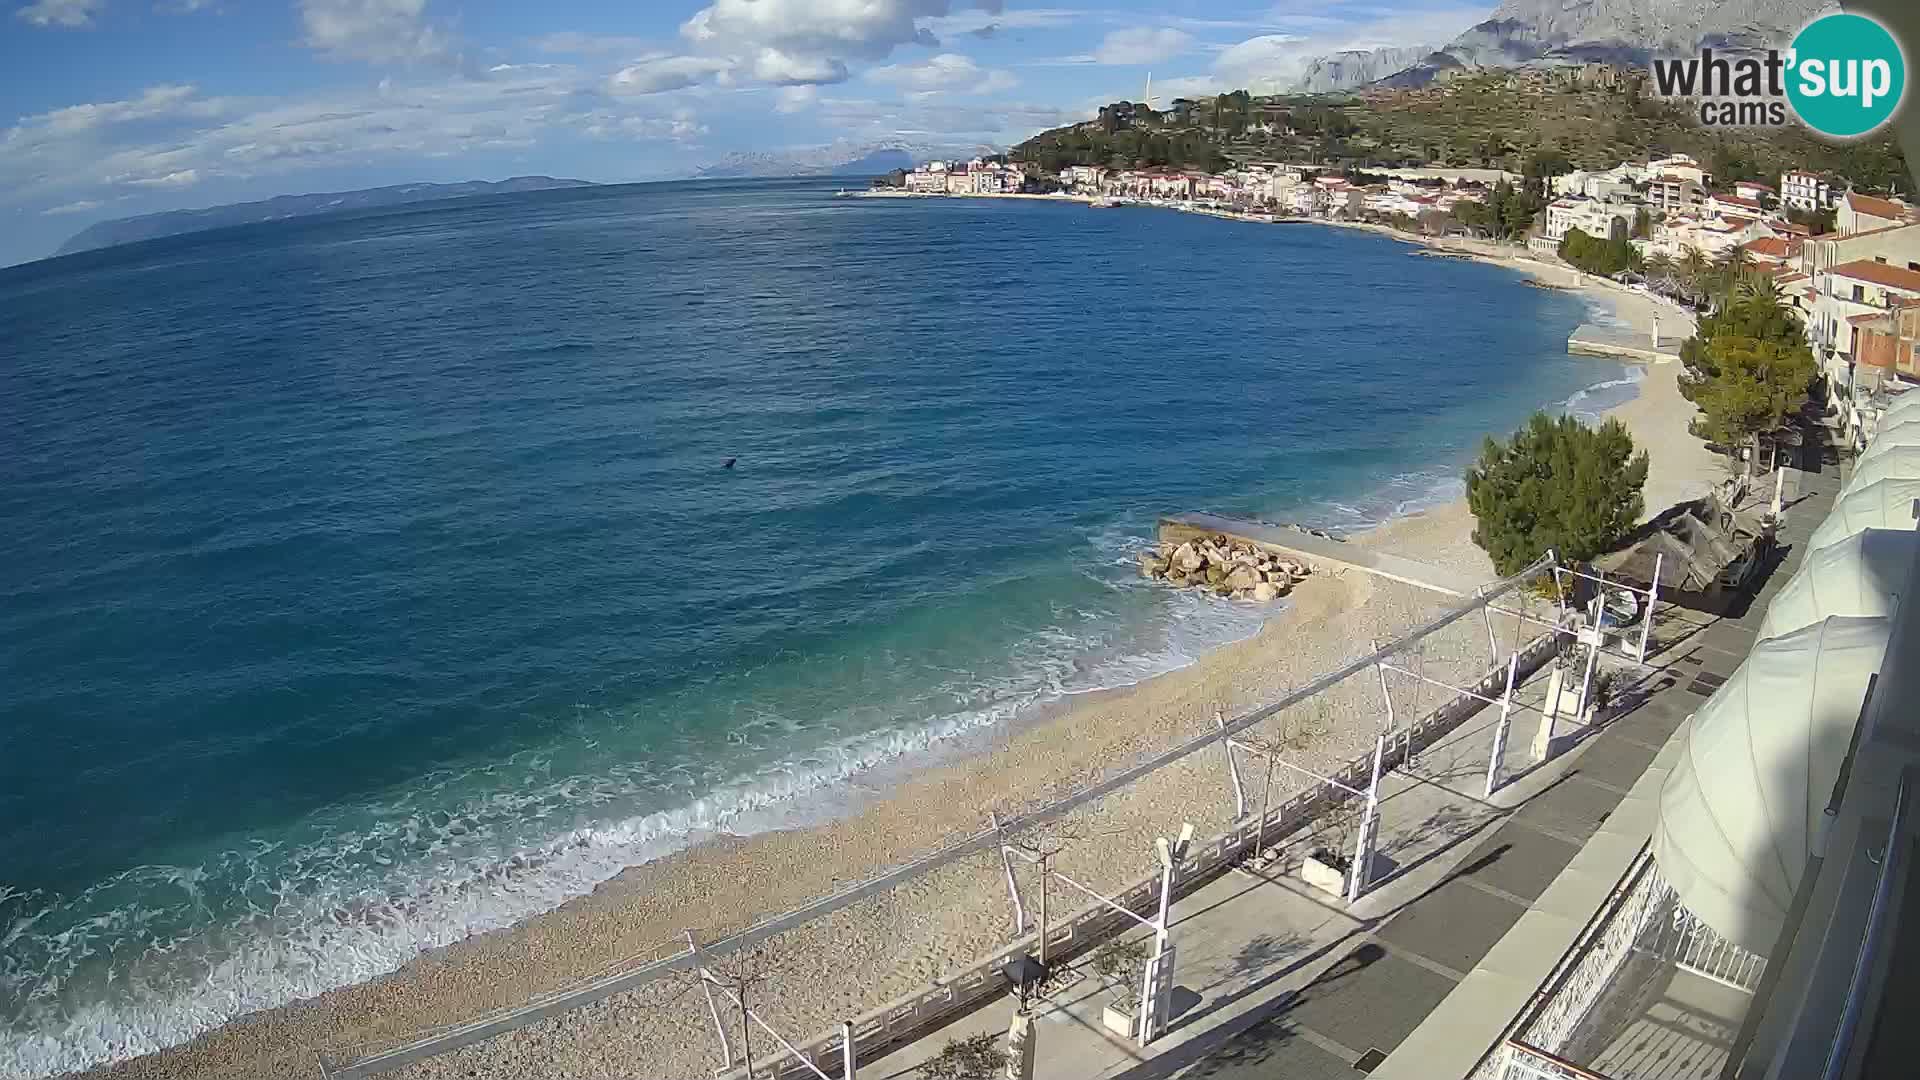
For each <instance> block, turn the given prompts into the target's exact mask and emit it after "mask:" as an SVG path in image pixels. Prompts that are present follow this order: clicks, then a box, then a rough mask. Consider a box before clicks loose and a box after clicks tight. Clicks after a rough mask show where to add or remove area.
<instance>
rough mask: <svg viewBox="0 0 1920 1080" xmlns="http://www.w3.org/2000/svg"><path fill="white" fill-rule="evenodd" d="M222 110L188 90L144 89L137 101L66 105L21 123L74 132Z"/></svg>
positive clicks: (217, 103)
mask: <svg viewBox="0 0 1920 1080" xmlns="http://www.w3.org/2000/svg"><path fill="white" fill-rule="evenodd" d="M222 108H224V105H223V103H222V102H221V101H220V100H219V99H209V98H202V97H197V96H196V91H195V90H194V88H193V87H191V86H180V85H170V84H163V85H160V86H149V87H147V88H146V89H145V90H142V91H141V92H140V96H139V97H137V98H129V99H128V100H125V101H103V102H99V103H95V104H86V105H69V106H67V107H65V108H62V109H54V110H53V111H51V112H45V113H40V114H39V115H37V116H29V117H26V118H25V119H24V120H22V121H21V123H22V124H23V125H25V124H44V125H45V126H46V127H48V128H50V129H52V130H54V131H61V132H78V131H90V130H92V129H94V128H98V127H103V126H107V125H111V124H123V123H130V122H133V121H138V120H150V119H154V118H157V117H167V116H172V115H175V114H180V113H184V114H187V115H196V116H214V115H218V114H219V112H220V111H221V109H222Z"/></svg>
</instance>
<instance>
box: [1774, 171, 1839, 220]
mask: <svg viewBox="0 0 1920 1080" xmlns="http://www.w3.org/2000/svg"><path fill="white" fill-rule="evenodd" d="M1780 205H1782V206H1791V207H1793V208H1794V209H1796V210H1819V209H1822V208H1824V207H1827V206H1831V205H1833V184H1832V182H1830V181H1829V180H1828V179H1827V178H1826V177H1824V176H1821V175H1820V174H1819V173H1811V172H1808V171H1806V170H1805V169H1790V170H1788V171H1786V172H1783V173H1781V174H1780Z"/></svg>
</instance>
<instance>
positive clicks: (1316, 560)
mask: <svg viewBox="0 0 1920 1080" xmlns="http://www.w3.org/2000/svg"><path fill="white" fill-rule="evenodd" d="M1215 533H1224V534H1226V536H1227V538H1228V539H1230V540H1242V541H1245V542H1247V543H1249V544H1254V545H1257V546H1259V547H1262V548H1265V549H1266V550H1268V551H1272V552H1275V553H1276V554H1280V555H1286V556H1290V557H1292V558H1295V559H1301V560H1304V561H1306V562H1308V563H1311V564H1313V565H1314V566H1316V567H1334V568H1337V569H1343V570H1358V571H1360V572H1361V573H1363V574H1373V575H1375V576H1376V577H1383V578H1386V579H1388V580H1390V581H1398V582H1402V583H1404V584H1407V585H1414V586H1418V587H1419V588H1422V589H1431V590H1433V591H1434V592H1440V593H1446V594H1447V595H1449V596H1471V595H1472V594H1473V591H1474V589H1476V588H1478V587H1479V586H1480V585H1482V584H1484V583H1483V582H1479V581H1474V580H1472V579H1470V578H1468V577H1466V576H1464V575H1461V574H1458V573H1455V572H1454V571H1452V570H1448V569H1446V568H1444V567H1439V566H1434V565H1432V564H1431V563H1423V562H1420V561H1418V560H1416V559H1408V558H1403V557H1401V556H1399V555H1393V554H1390V553H1388V552H1384V551H1373V550H1370V549H1368V548H1363V547H1358V546H1356V545H1353V544H1349V543H1346V542H1344V541H1341V540H1334V539H1330V538H1328V537H1324V536H1314V535H1313V534H1311V533H1305V532H1301V531H1299V530H1298V529H1293V528H1289V527H1287V526H1285V525H1274V524H1271V523H1269V522H1265V521H1246V520H1243V519H1240V518H1230V517H1221V516H1220V515H1218V514H1203V513H1187V514H1175V515H1171V516H1169V517H1163V518H1161V519H1160V539H1162V540H1171V541H1173V542H1175V543H1180V542H1183V541H1186V540H1191V539H1194V538H1195V537H1200V536H1212V535H1214V534H1215Z"/></svg>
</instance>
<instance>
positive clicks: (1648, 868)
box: [1473, 847, 1668, 1080]
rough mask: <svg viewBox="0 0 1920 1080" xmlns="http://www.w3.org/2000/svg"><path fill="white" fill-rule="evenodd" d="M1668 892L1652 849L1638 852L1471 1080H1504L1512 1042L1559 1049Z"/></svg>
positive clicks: (1653, 917) (1657, 912)
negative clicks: (1654, 861)
mask: <svg viewBox="0 0 1920 1080" xmlns="http://www.w3.org/2000/svg"><path fill="white" fill-rule="evenodd" d="M1667 892H1668V890H1667V886H1666V883H1665V882H1663V881H1661V880H1660V875H1659V874H1658V873H1656V872H1655V871H1654V866H1653V853H1652V851H1651V849H1650V848H1647V847H1643V848H1641V849H1640V854H1639V856H1637V857H1636V858H1635V859H1634V860H1633V864H1632V865H1631V866H1629V867H1628V868H1627V872H1626V873H1625V874H1624V875H1622V877H1621V879H1620V883H1619V884H1617V885H1615V886H1614V889H1613V892H1612V893H1610V894H1608V896H1607V899H1606V901H1605V902H1604V903H1602V904H1601V905H1600V909H1599V911H1597V912H1595V913H1594V917H1593V918H1592V919H1591V920H1589V921H1588V923H1587V925H1586V928H1585V929H1584V930H1582V931H1581V932H1580V936H1579V937H1578V938H1577V939H1575V941H1574V944H1573V947H1572V948H1571V949H1569V950H1567V954H1566V955H1565V956H1564V957H1562V958H1561V960H1560V963H1559V965H1558V966H1556V967H1555V969H1554V972H1553V974H1552V975H1551V976H1549V977H1548V979H1547V981H1546V982H1545V983H1544V984H1543V985H1542V986H1541V988H1540V989H1539V990H1538V991H1536V992H1535V993H1534V996H1533V998H1532V999H1531V1000H1530V1001H1529V1002H1528V1005H1527V1007H1526V1008H1525V1009H1523V1010H1522V1011H1521V1013H1520V1015H1519V1016H1518V1017H1517V1018H1516V1019H1515V1021H1514V1023H1513V1025H1512V1026H1511V1027H1510V1028H1509V1029H1508V1032H1507V1034H1506V1037H1504V1038H1503V1039H1502V1040H1501V1042H1500V1043H1498V1044H1496V1045H1495V1046H1494V1047H1493V1048H1492V1049H1490V1050H1489V1051H1488V1052H1487V1054H1486V1056H1485V1057H1483V1058H1481V1060H1480V1066H1479V1068H1477V1069H1475V1070H1474V1072H1473V1078H1474V1080H1503V1078H1505V1077H1506V1076H1507V1075H1508V1073H1507V1071H1506V1070H1507V1066H1508V1064H1509V1059H1510V1056H1511V1055H1510V1054H1509V1052H1508V1047H1509V1045H1510V1044H1511V1043H1512V1042H1515V1041H1521V1042H1522V1045H1525V1046H1529V1047H1533V1048H1535V1049H1537V1050H1540V1051H1544V1052H1545V1053H1547V1054H1552V1053H1555V1052H1557V1051H1559V1050H1561V1049H1562V1048H1564V1047H1565V1046H1566V1044H1567V1041H1568V1039H1569V1038H1571V1036H1572V1035H1573V1032H1574V1030H1575V1029H1576V1028H1578V1027H1579V1026H1580V1022H1581V1021H1582V1020H1584V1019H1586V1016H1587V1012H1588V1010H1590V1009H1592V1008H1593V1005H1594V1003H1595V1002H1597V1001H1599V1000H1600V995H1601V994H1602V993H1604V992H1605V990H1606V988H1607V986H1608V985H1609V984H1610V983H1611V982H1612V981H1613V977H1614V976H1615V975H1616V974H1618V973H1619V971H1620V968H1621V966H1622V965H1624V964H1625V963H1626V962H1627V959H1628V957H1629V956H1631V955H1632V953H1633V949H1634V945H1635V943H1636V942H1638V941H1639V940H1640V939H1641V935H1642V934H1643V933H1644V932H1645V931H1646V929H1647V927H1648V926H1649V925H1650V924H1651V923H1652V921H1653V920H1654V919H1655V918H1657V917H1658V916H1659V914H1660V911H1661V906H1662V902H1663V901H1664V900H1665V899H1666V896H1667ZM1522 1075H1525V1074H1522ZM1544 1075H1549V1076H1551V1075H1554V1074H1551V1073H1548V1074H1544Z"/></svg>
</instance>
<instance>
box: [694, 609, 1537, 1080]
mask: <svg viewBox="0 0 1920 1080" xmlns="http://www.w3.org/2000/svg"><path fill="white" fill-rule="evenodd" d="M1561 638H1562V635H1560V634H1558V633H1547V634H1542V635H1540V636H1539V637H1538V638H1535V639H1534V640H1533V641H1532V642H1530V643H1529V644H1528V645H1527V647H1526V648H1524V649H1522V650H1521V651H1520V653H1519V654H1518V657H1519V670H1520V671H1522V672H1525V673H1527V674H1532V673H1533V672H1536V671H1538V670H1539V669H1540V668H1541V667H1543V666H1545V664H1546V663H1547V661H1548V660H1550V659H1552V657H1553V656H1554V655H1555V654H1556V653H1557V652H1558V651H1559V649H1560V645H1561ZM1507 668H1508V665H1507V664H1505V663H1502V664H1501V665H1499V667H1498V668H1497V669H1495V670H1493V671H1490V672H1488V673H1487V674H1486V676H1484V677H1483V678H1482V679H1481V681H1480V682H1479V683H1478V684H1476V686H1475V688H1474V689H1475V690H1477V691H1479V692H1480V693H1481V695H1482V696H1485V695H1486V694H1488V693H1490V692H1492V691H1496V690H1498V689H1500V688H1501V687H1503V686H1505V685H1506V680H1507ZM1485 707H1486V705H1485V702H1484V701H1482V700H1480V698H1477V697H1474V696H1473V695H1471V694H1462V695H1459V696H1457V697H1455V698H1453V699H1452V700H1449V701H1447V702H1445V703H1443V704H1441V705H1440V706H1438V707H1437V708H1435V709H1433V710H1432V711H1431V712H1429V713H1427V714H1426V715H1424V716H1422V717H1421V718H1420V719H1418V720H1416V721H1415V722H1414V723H1413V724H1412V725H1411V727H1410V729H1409V732H1408V737H1407V738H1406V739H1402V740H1396V741H1395V742H1394V743H1393V744H1392V747H1393V748H1392V749H1390V750H1389V751H1388V752H1387V755H1386V759H1385V767H1387V768H1393V767H1398V766H1399V765H1400V764H1402V763H1403V762H1404V761H1405V760H1406V758H1407V755H1408V754H1409V753H1412V754H1418V753H1419V752H1420V751H1421V750H1424V749H1426V748H1428V747H1429V746H1431V745H1433V744H1434V743H1436V742H1438V741H1439V740H1441V739H1443V738H1445V737H1446V736H1447V735H1448V734H1450V733H1451V732H1452V731H1453V730H1454V729H1455V728H1457V727H1458V726H1459V725H1460V724H1461V723H1462V722H1463V721H1465V720H1466V719H1467V718H1468V717H1470V716H1472V715H1473V714H1475V713H1476V712H1478V711H1479V710H1481V709H1483V708H1485ZM1214 739H1215V741H1218V736H1217V735H1216V736H1214ZM1373 757H1374V755H1373V752H1372V751H1368V752H1366V753H1364V754H1360V755H1358V756H1356V757H1354V758H1353V759H1352V760H1350V761H1348V762H1347V763H1346V765H1345V766H1343V767H1342V768H1341V769H1340V770H1339V771H1337V772H1335V773H1333V774H1332V778H1333V779H1334V780H1336V781H1339V782H1341V783H1343V784H1346V785H1347V786H1349V787H1352V788H1354V789H1356V790H1357V789H1358V788H1359V787H1360V786H1361V785H1364V784H1365V783H1366V782H1367V780H1368V778H1369V777H1370V776H1371V773H1372V770H1373V764H1374V762H1373ZM1352 797H1353V796H1350V795H1346V794H1344V793H1340V792H1337V791H1329V790H1328V788H1327V787H1325V786H1323V785H1314V786H1313V787H1309V788H1306V789H1303V790H1301V791H1299V792H1296V793H1295V794H1294V795H1293V796H1292V797H1290V798H1288V799H1287V800H1286V801H1285V802H1283V803H1281V804H1280V805H1279V806H1277V807H1275V808H1273V809H1272V810H1271V811H1270V812H1269V813H1268V815H1267V817H1266V822H1265V825H1264V827H1263V826H1262V822H1261V818H1260V817H1259V815H1257V814H1256V815H1252V816H1249V817H1245V818H1242V819H1241V820H1239V821H1237V822H1235V823H1234V824H1233V825H1232V826H1230V827H1229V828H1228V829H1227V831H1225V832H1223V833H1221V834H1220V835H1218V836H1215V837H1213V838H1212V839H1210V840H1206V841H1203V842H1199V843H1196V844H1195V845H1194V846H1193V848H1192V849H1191V850H1190V851H1189V852H1188V854H1187V857H1186V859H1185V860H1184V861H1183V862H1182V863H1181V866H1180V871H1179V874H1178V875H1177V877H1176V879H1175V885H1174V894H1175V895H1176V896H1184V895H1186V894H1188V893H1190V892H1192V891H1193V890H1195V889H1198V888H1199V887H1200V886H1202V885H1204V884H1206V883H1207V882H1208V881H1210V880H1212V879H1213V878H1215V877H1217V876H1218V875H1220V874H1221V873H1224V872H1225V871H1227V870H1228V869H1230V868H1232V867H1233V866H1234V865H1236V864H1238V863H1239V862H1240V861H1241V860H1242V859H1243V858H1245V857H1246V856H1247V855H1249V854H1250V853H1252V851H1253V848H1254V844H1255V836H1256V834H1257V833H1261V832H1262V831H1263V828H1264V834H1265V835H1266V836H1268V837H1269V838H1272V837H1277V836H1285V835H1287V834H1288V833H1291V832H1293V831H1295V830H1297V829H1299V828H1301V827H1304V826H1305V825H1307V824H1308V823H1309V822H1310V821H1312V820H1313V818H1314V817H1316V816H1317V815H1319V814H1320V813H1321V812H1323V811H1325V810H1327V809H1329V808H1330V807H1332V806H1333V805H1335V804H1336V803H1339V802H1344V801H1346V800H1347V799H1349V798H1352ZM1159 896H1160V876H1159V874H1158V873H1154V874H1149V875H1146V876H1144V877H1141V878H1139V879H1137V880H1135V881H1134V882H1133V883H1132V884H1130V885H1128V886H1127V887H1126V888H1125V889H1124V890H1122V891H1121V892H1120V893H1119V894H1118V895H1116V896H1115V897H1114V898H1113V902H1114V903H1115V904H1118V905H1119V906H1121V907H1124V908H1127V909H1128V910H1130V911H1136V912H1143V913H1144V912H1147V911H1151V910H1152V909H1153V906H1154V905H1155V904H1156V903H1158V901H1159ZM1133 925H1134V924H1133V923H1132V922H1130V921H1128V920H1127V919H1126V917H1125V916H1122V915H1119V914H1117V913H1115V912H1114V911H1112V910H1111V909H1109V908H1108V907H1106V906H1105V905H1102V904H1088V905H1086V906H1085V907H1083V908H1081V909H1080V910H1078V911H1076V912H1075V913H1073V914H1072V915H1071V916H1069V917H1068V918H1067V919H1065V920H1063V921H1061V922H1060V923H1058V924H1056V925H1054V926H1052V927H1050V928H1049V931H1048V934H1047V948H1048V952H1049V954H1051V955H1054V956H1059V957H1069V956H1071V955H1073V954H1076V953H1079V952H1083V951H1084V950H1086V949H1088V948H1091V947H1092V946H1094V945H1097V944H1099V943H1100V942H1102V941H1105V940H1106V939H1107V938H1109V937H1111V936H1113V935H1114V934H1115V933H1118V932H1121V931H1123V930H1126V929H1130V928H1131V927H1132V926H1133ZM1038 944H1039V936H1038V933H1037V932H1036V933H1029V934H1027V935H1026V936H1025V937H1022V938H1019V939H1018V940H1016V941H1013V942H1011V943H1009V944H1008V945H1006V946H1005V947H1003V948H1001V949H999V950H998V951H996V952H994V953H992V954H991V955H989V956H986V957H983V958H982V959H980V960H978V961H976V962H975V963H974V964H972V965H971V966H969V967H967V968H965V969H963V970H962V971H960V972H958V973H957V974H955V975H953V976H951V977H949V978H946V979H943V980H941V981H940V982H939V983H938V984H937V985H934V986H931V987H929V988H927V989H925V990H920V991H917V992H915V993H912V994H908V995H905V996H903V997H900V998H897V999H895V1000H894V1001H891V1002H888V1003H887V1004H886V1005H883V1006H881V1007H880V1008H878V1009H875V1010H873V1011H871V1012H868V1013H866V1014H864V1015H862V1016H861V1017H859V1018H858V1019H856V1020H854V1021H853V1025H854V1039H855V1045H856V1046H857V1047H858V1055H859V1057H860V1059H861V1060H863V1061H864V1060H869V1059H870V1058H871V1057H874V1056H877V1055H879V1054H882V1053H884V1052H886V1051H887V1050H890V1049H892V1048H894V1047H897V1046H899V1045H901V1044H903V1043H906V1042H911V1041H912V1040H914V1039H916V1038H918V1037H920V1036H921V1035H923V1034H925V1033H926V1032H927V1031H928V1030H931V1029H934V1028H937V1027H938V1026H940V1025H941V1024H942V1023H944V1022H946V1021H947V1020H948V1019H950V1018H951V1017H953V1016H955V1015H956V1014H959V1013H961V1012H964V1011H966V1010H968V1009H971V1008H974V1007H976V1006H977V1005H979V1004H980V1003H982V1002H983V1001H985V1000H986V999H989V998H992V997H996V996H998V995H1000V994H1002V993H1005V992H1006V991H1007V989H1008V984H1007V982H1006V979H1005V977H1004V976H1002V975H1001V974H1000V972H1001V969H1002V968H1003V967H1004V966H1005V964H1006V961H1007V960H1009V959H1011V958H1012V957H1014V956H1016V955H1018V954H1020V953H1023V952H1024V953H1031V952H1033V951H1034V950H1035V949H1036V948H1037V947H1038ZM839 1040H840V1032H839V1029H837V1028H836V1029H833V1030H829V1031H825V1032H822V1033H820V1034H819V1035H817V1036H815V1037H814V1038H812V1039H809V1040H807V1041H806V1042H804V1043H801V1044H799V1047H798V1050H799V1051H800V1054H799V1056H798V1057H796V1056H794V1055H788V1056H786V1057H785V1058H784V1060H780V1061H760V1062H756V1063H755V1076H757V1077H762V1078H765V1080H803V1078H805V1077H810V1076H813V1075H814V1070H815V1069H816V1068H818V1069H822V1070H825V1071H826V1072H827V1073H828V1074H829V1075H837V1073H836V1072H835V1070H836V1069H838V1068H839V1060H840V1058H839V1055H840V1052H841V1051H840V1041H839ZM744 1075H745V1074H744V1072H740V1073H732V1074H728V1077H727V1078H723V1080H731V1078H732V1077H736V1076H744Z"/></svg>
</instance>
